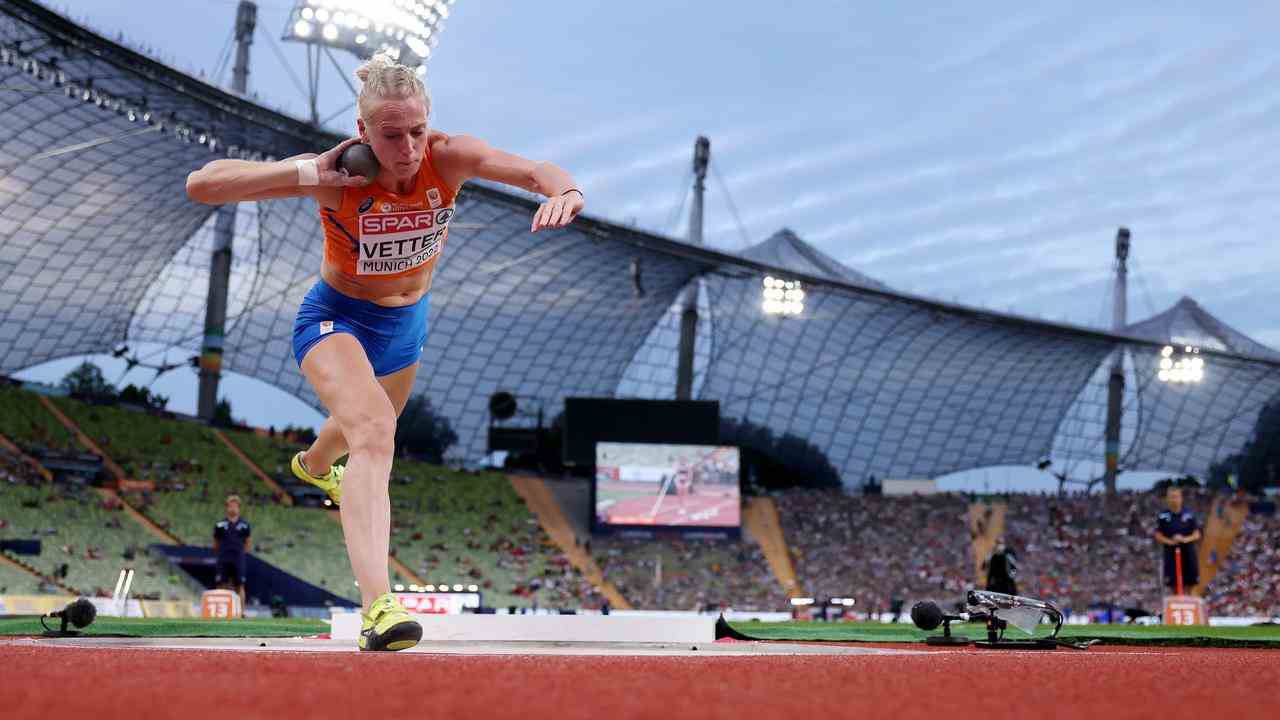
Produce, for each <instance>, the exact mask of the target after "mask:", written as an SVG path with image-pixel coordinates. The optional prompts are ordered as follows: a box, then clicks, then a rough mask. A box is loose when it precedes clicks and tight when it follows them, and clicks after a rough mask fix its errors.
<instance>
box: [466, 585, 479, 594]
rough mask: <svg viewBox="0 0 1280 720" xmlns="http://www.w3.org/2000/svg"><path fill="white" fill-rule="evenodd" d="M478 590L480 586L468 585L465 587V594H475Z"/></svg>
mask: <svg viewBox="0 0 1280 720" xmlns="http://www.w3.org/2000/svg"><path fill="white" fill-rule="evenodd" d="M478 590H480V586H479V585H468V586H467V592H477V591H478Z"/></svg>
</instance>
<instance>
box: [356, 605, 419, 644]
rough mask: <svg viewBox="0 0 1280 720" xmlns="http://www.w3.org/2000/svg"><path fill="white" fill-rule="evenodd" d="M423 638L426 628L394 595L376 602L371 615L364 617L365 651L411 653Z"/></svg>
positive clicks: (362, 619) (370, 611)
mask: <svg viewBox="0 0 1280 720" xmlns="http://www.w3.org/2000/svg"><path fill="white" fill-rule="evenodd" d="M421 639H422V626H421V625H419V624H418V623H417V621H416V620H414V619H413V618H412V617H410V616H409V613H407V612H405V609H404V606H402V605H401V604H400V601H399V600H397V599H396V596H395V595H392V594H391V593H387V594H385V595H382V596H380V597H379V598H378V599H377V600H374V601H373V606H372V607H370V608H369V612H368V613H367V614H365V613H362V614H361V615H360V643H359V644H360V649H361V650H408V649H409V648H411V647H413V646H414V645H417V644H418V641H419V640H421Z"/></svg>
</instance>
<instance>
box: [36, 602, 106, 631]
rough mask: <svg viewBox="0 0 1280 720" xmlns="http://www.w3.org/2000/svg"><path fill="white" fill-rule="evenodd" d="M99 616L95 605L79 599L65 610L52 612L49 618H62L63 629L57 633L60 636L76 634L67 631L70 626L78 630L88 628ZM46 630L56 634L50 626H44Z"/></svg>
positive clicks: (41, 621) (42, 620)
mask: <svg viewBox="0 0 1280 720" xmlns="http://www.w3.org/2000/svg"><path fill="white" fill-rule="evenodd" d="M97 616H98V609H97V608H96V607H94V606H93V603H91V602H89V601H88V600H86V599H84V598H77V599H76V600H74V601H73V602H71V603H69V604H68V605H67V606H66V607H65V608H63V609H61V610H58V611H57V612H51V613H49V615H48V617H51V618H60V619H61V620H62V629H61V630H58V631H56V632H57V634H60V635H67V634H72V633H73V632H74V631H69V630H67V625H68V624H71V625H74V626H76V627H77V628H83V627H88V626H89V624H91V623H92V622H93V620H94V618H96V617H97ZM40 624H41V625H44V618H43V617H42V618H40ZM44 629H45V630H46V631H48V632H50V633H53V632H55V631H53V630H49V626H47V625H45V626H44Z"/></svg>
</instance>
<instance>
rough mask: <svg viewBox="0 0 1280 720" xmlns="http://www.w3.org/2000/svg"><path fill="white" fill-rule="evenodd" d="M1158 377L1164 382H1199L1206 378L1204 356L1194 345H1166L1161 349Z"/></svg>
mask: <svg viewBox="0 0 1280 720" xmlns="http://www.w3.org/2000/svg"><path fill="white" fill-rule="evenodd" d="M1158 362H1159V364H1158V366H1157V367H1158V369H1157V370H1156V378H1157V379H1158V380H1159V381H1160V382H1164V383H1178V384H1182V383H1198V382H1200V381H1201V380H1204V358H1202V357H1200V348H1198V347H1196V346H1194V345H1179V346H1177V347H1174V346H1173V345H1165V346H1164V347H1163V348H1161V350H1160V360H1159V361H1158Z"/></svg>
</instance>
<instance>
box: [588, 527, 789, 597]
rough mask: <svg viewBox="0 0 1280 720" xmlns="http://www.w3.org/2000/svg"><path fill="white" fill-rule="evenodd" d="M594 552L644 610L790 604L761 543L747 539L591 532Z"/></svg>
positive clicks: (610, 577) (606, 572) (609, 575)
mask: <svg viewBox="0 0 1280 720" xmlns="http://www.w3.org/2000/svg"><path fill="white" fill-rule="evenodd" d="M591 550H592V554H593V555H594V556H595V558H596V563H597V564H598V565H599V566H600V569H601V570H602V571H603V573H604V577H605V579H606V580H608V581H610V582H612V583H613V584H614V586H615V587H617V588H618V591H619V592H621V593H622V594H623V596H624V597H626V598H627V599H628V600H629V601H631V604H632V605H633V606H635V607H636V608H637V609H640V610H694V611H712V610H719V609H730V608H732V609H735V610H766V611H775V610H786V609H787V608H788V601H787V596H786V593H784V592H783V591H782V586H781V585H780V584H779V583H778V581H777V580H776V579H775V578H774V577H773V574H772V572H771V571H770V570H769V566H768V563H767V562H766V561H765V558H764V553H763V552H762V551H761V550H760V547H759V546H758V545H756V544H755V543H753V542H750V541H748V540H745V539H744V540H740V541H727V540H695V539H684V540H679V539H666V538H662V539H657V540H650V539H647V538H627V537H611V536H602V537H596V538H592V540H591Z"/></svg>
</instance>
